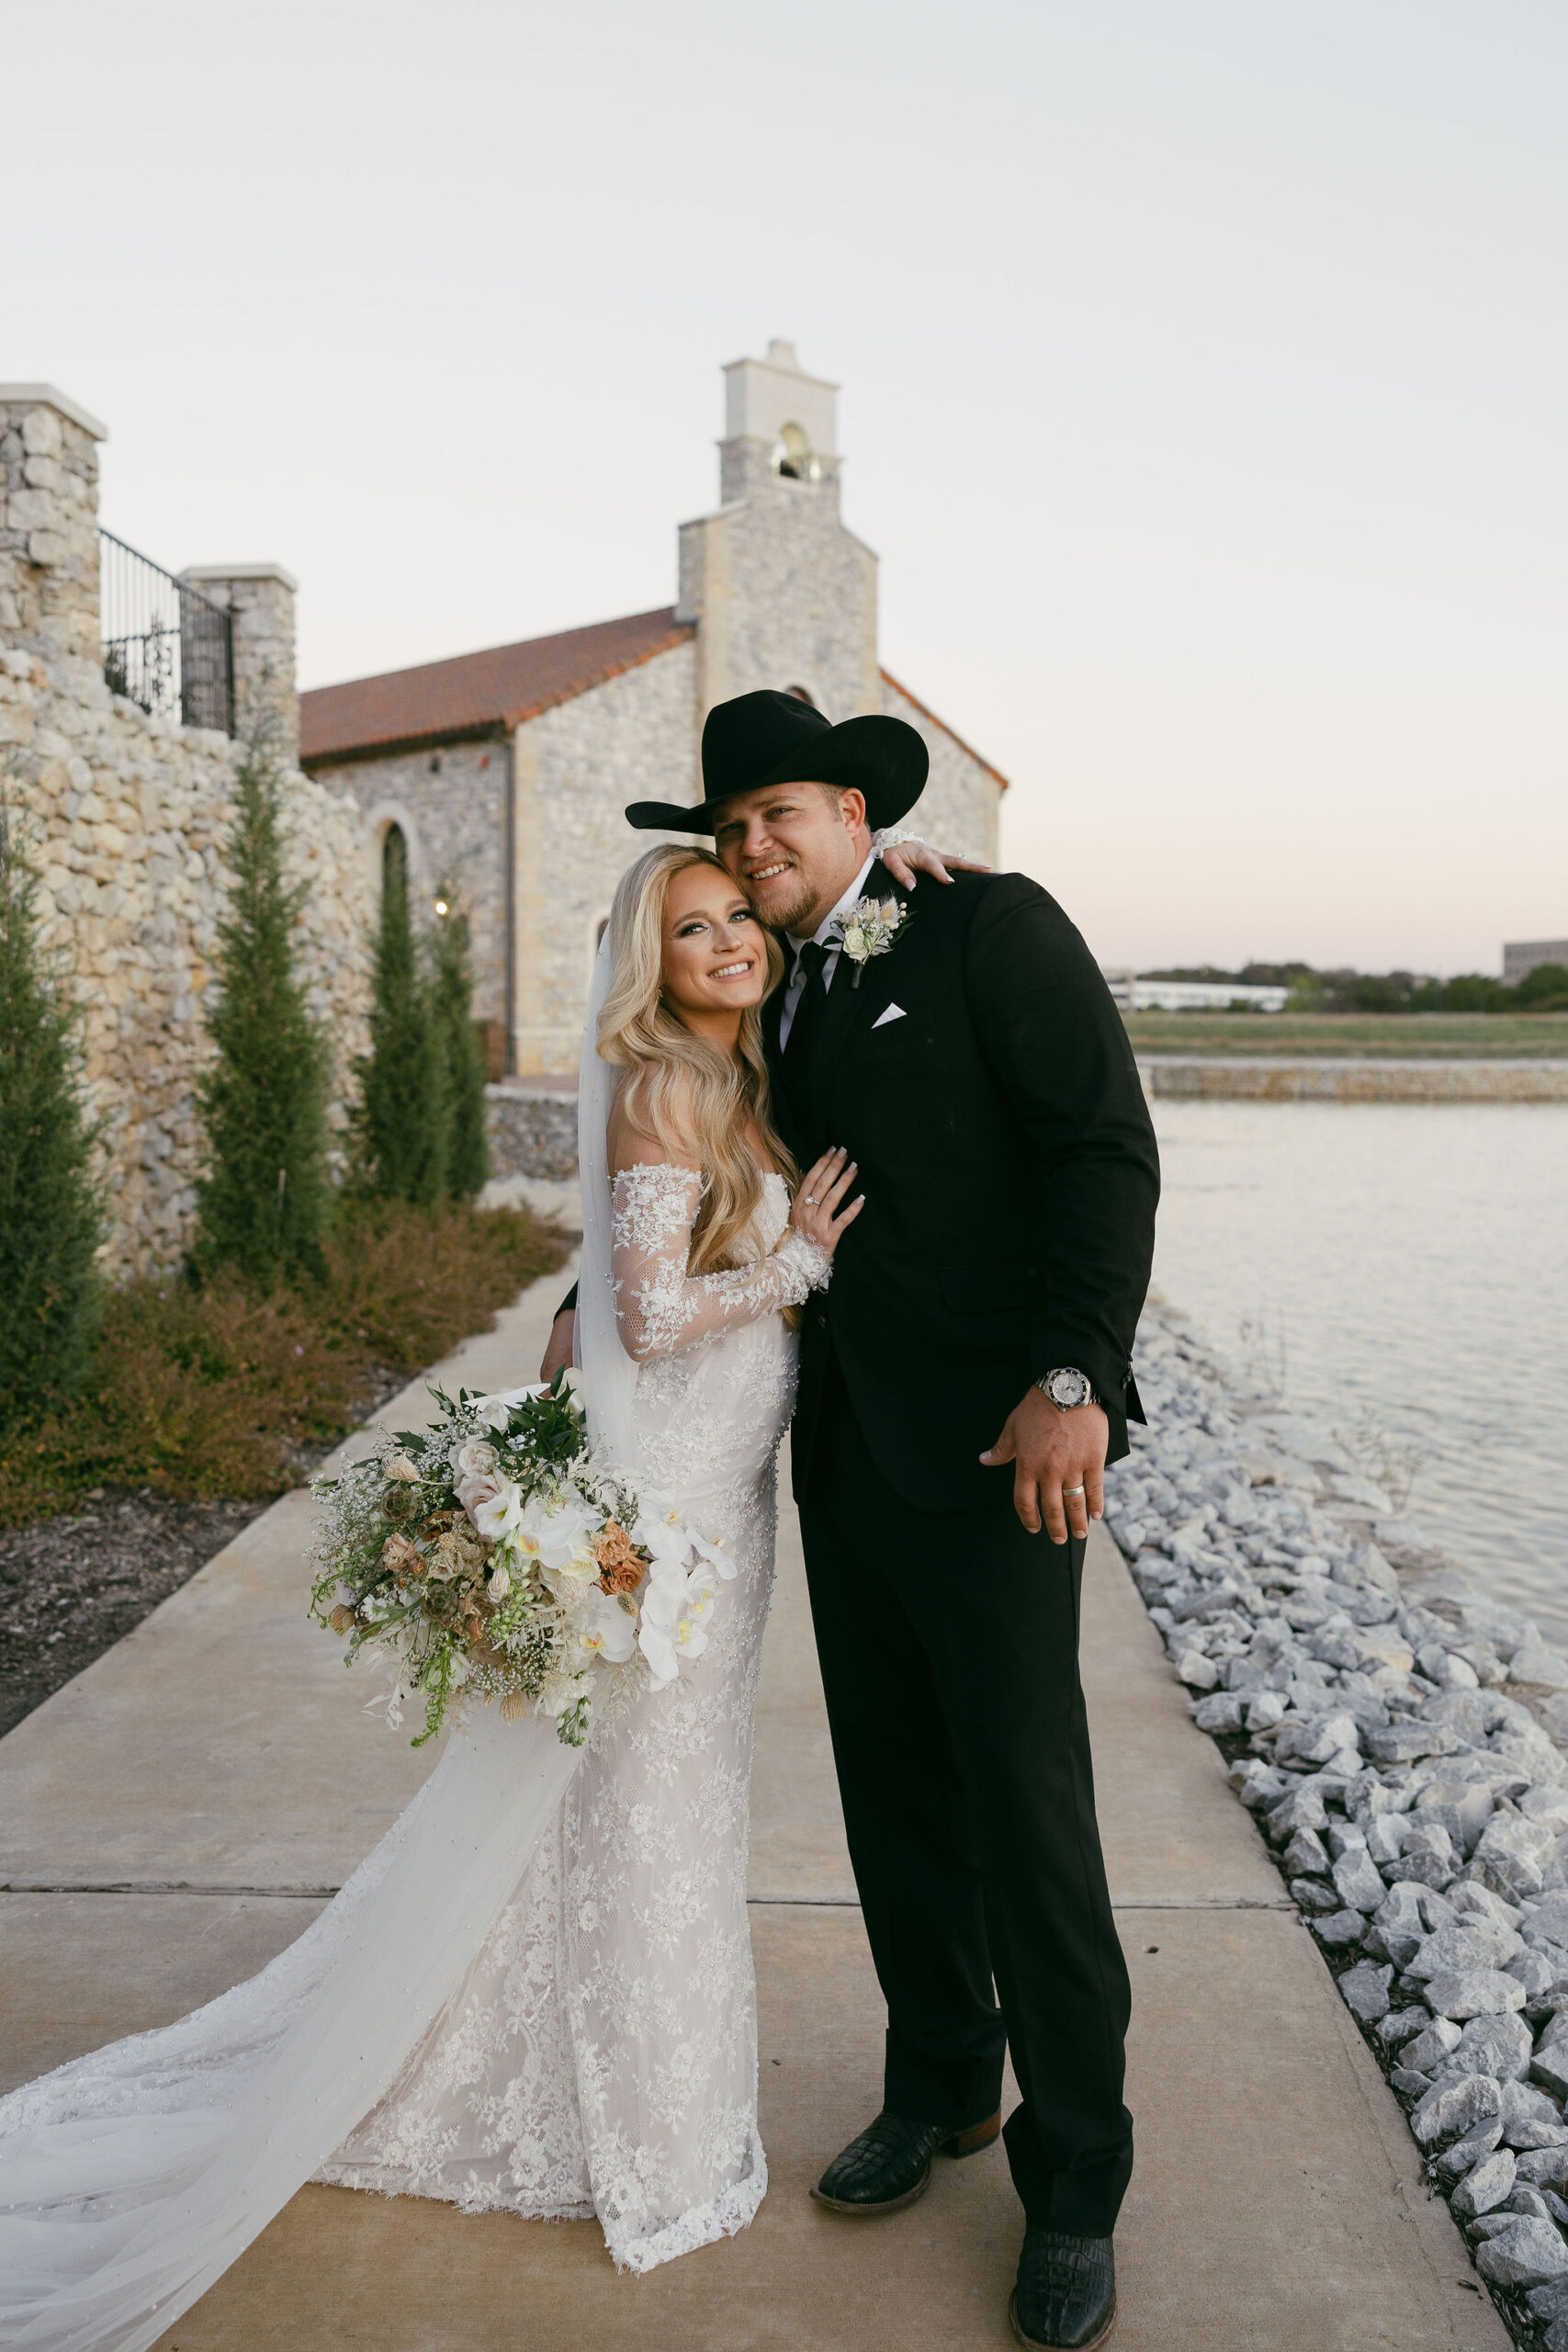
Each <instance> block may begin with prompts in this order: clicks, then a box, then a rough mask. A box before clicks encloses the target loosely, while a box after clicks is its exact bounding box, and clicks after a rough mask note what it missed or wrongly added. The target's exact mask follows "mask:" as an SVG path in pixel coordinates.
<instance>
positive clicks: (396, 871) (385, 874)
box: [381, 825, 409, 898]
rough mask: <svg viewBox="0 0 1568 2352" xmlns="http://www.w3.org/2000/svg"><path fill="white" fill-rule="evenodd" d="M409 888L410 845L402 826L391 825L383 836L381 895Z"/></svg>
mask: <svg viewBox="0 0 1568 2352" xmlns="http://www.w3.org/2000/svg"><path fill="white" fill-rule="evenodd" d="M408 887H409V845H408V842H406V841H405V840H404V838H403V829H402V827H401V826H400V825H389V826H388V828H387V830H386V831H385V832H384V833H383V834H382V836H381V895H382V897H383V898H385V897H386V895H387V893H388V891H389V890H397V891H402V892H404V893H405V894H406V892H407V890H408Z"/></svg>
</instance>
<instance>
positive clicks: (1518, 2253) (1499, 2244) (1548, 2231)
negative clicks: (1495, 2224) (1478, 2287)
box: [1475, 2214, 1568, 2287]
mask: <svg viewBox="0 0 1568 2352" xmlns="http://www.w3.org/2000/svg"><path fill="white" fill-rule="evenodd" d="M1475 2267H1476V2268H1477V2269H1478V2270H1479V2271H1480V2273H1481V2275H1482V2277H1483V2278H1490V2279H1491V2280H1493V2282H1494V2283H1495V2285H1496V2286H1499V2287H1539V2286H1540V2285H1542V2284H1543V2283H1544V2282H1545V2281H1546V2280H1547V2279H1548V2278H1564V2277H1568V2245H1565V2244H1564V2242H1563V2240H1562V2236H1561V2234H1560V2233H1559V2232H1558V2231H1557V2230H1556V2229H1555V2228H1554V2227H1553V2225H1552V2223H1551V2222H1543V2221H1540V2220H1538V2219H1536V2218H1535V2217H1534V2216H1532V2215H1529V2214H1526V2215H1524V2216H1522V2217H1521V2218H1520V2219H1519V2220H1518V2221H1517V2222H1515V2224H1514V2226H1513V2228H1512V2229H1509V2230H1505V2231H1502V2232H1500V2233H1499V2234H1498V2235H1497V2236H1496V2237H1495V2238H1491V2239H1489V2240H1488V2242H1487V2243H1486V2245H1483V2246H1480V2247H1478V2248H1477V2250H1476V2256H1475Z"/></svg>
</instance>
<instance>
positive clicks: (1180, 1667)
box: [1176, 1649, 1220, 1691]
mask: <svg viewBox="0 0 1568 2352" xmlns="http://www.w3.org/2000/svg"><path fill="white" fill-rule="evenodd" d="M1176 1671H1177V1673H1178V1675H1179V1677H1180V1679H1181V1680H1182V1681H1183V1682H1185V1683H1186V1685H1187V1688H1188V1689H1189V1691H1212V1690H1213V1687H1214V1685H1215V1683H1216V1682H1217V1681H1218V1680H1219V1679H1220V1669H1219V1668H1218V1667H1217V1666H1216V1665H1215V1664H1214V1662H1213V1659H1212V1658H1207V1657H1204V1655H1203V1653H1202V1651H1201V1650H1193V1649H1186V1650H1183V1651H1182V1652H1181V1654H1180V1656H1179V1657H1178V1659H1177V1661H1176Z"/></svg>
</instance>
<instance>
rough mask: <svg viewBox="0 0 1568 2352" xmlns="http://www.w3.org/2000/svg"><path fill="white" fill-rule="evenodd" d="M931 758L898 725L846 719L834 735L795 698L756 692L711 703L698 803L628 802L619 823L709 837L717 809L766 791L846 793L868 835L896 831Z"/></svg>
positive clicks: (922, 742) (814, 710)
mask: <svg viewBox="0 0 1568 2352" xmlns="http://www.w3.org/2000/svg"><path fill="white" fill-rule="evenodd" d="M930 764H931V754H930V752H928V751H927V750H926V746H925V739H924V738H923V737H922V736H921V735H919V734H918V733H917V732H916V730H915V729H914V728H912V727H908V726H906V724H905V722H904V721H903V719H901V718H846V719H844V720H843V721H842V723H841V724H840V725H839V726H837V727H835V726H833V724H832V723H831V721H830V720H829V719H827V718H824V717H823V716H822V713H821V712H820V711H819V710H818V709H817V708H816V707H814V706H813V705H812V704H811V703H808V702H803V701H802V700H801V698H800V696H799V695H784V694H775V693H773V692H772V691H764V692H762V693H760V694H754V695H736V697H735V699H734V701H733V702H720V703H716V704H715V705H714V707H713V708H712V709H711V710H710V711H709V713H708V716H707V724H706V726H705V728H704V729H703V797H702V798H701V799H700V800H699V801H698V802H696V804H695V806H693V804H692V803H691V802H689V801H688V802H686V803H684V804H682V802H680V801H676V800H634V801H633V802H632V805H631V807H630V808H629V809H627V810H626V821H627V823H628V824H632V825H636V826H637V827H639V828H640V829H641V830H643V831H648V832H653V831H658V832H669V833H711V832H712V831H713V827H714V817H715V815H716V811H717V809H719V807H720V805H721V803H722V802H724V801H726V800H732V799H733V798H734V797H735V795H736V794H737V793H738V792H761V791H763V790H765V789H766V787H767V786H770V785H774V784H839V785H843V786H851V785H852V786H854V787H855V789H856V790H857V791H858V792H861V793H863V794H864V796H865V817H866V822H867V824H868V825H869V826H870V827H871V829H872V831H873V832H875V831H879V830H880V829H881V828H882V827H883V826H885V825H896V824H897V822H898V820H899V818H900V817H904V816H907V815H908V812H909V810H910V809H912V808H913V807H914V805H915V803H916V801H917V800H918V799H919V797H920V793H921V790H922V789H923V787H924V785H925V781H926V770H927V768H928V767H929V766H930Z"/></svg>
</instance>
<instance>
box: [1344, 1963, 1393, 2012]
mask: <svg viewBox="0 0 1568 2352" xmlns="http://www.w3.org/2000/svg"><path fill="white" fill-rule="evenodd" d="M1392 1977H1393V1969H1392V1968H1374V1967H1373V1966H1372V1963H1371V1961H1370V1960H1359V1961H1358V1962H1356V1965H1355V1967H1354V1968H1348V1969H1347V1970H1346V1971H1345V1973H1344V1975H1343V1976H1342V1977H1341V1978H1340V1979H1339V1997H1340V1999H1341V2000H1342V2001H1343V2002H1344V2004H1345V2006H1346V2007H1347V2008H1348V2009H1350V2010H1352V2011H1353V2012H1354V2014H1355V2015H1356V2016H1357V2017H1359V2018H1360V2019H1361V2021H1362V2023H1363V2024H1364V2025H1375V2024H1376V2023H1377V2021H1378V2019H1379V2018H1385V2017H1387V2015H1388V2011H1389V1997H1388V1988H1389V1984H1390V1981H1391V1979H1392Z"/></svg>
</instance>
